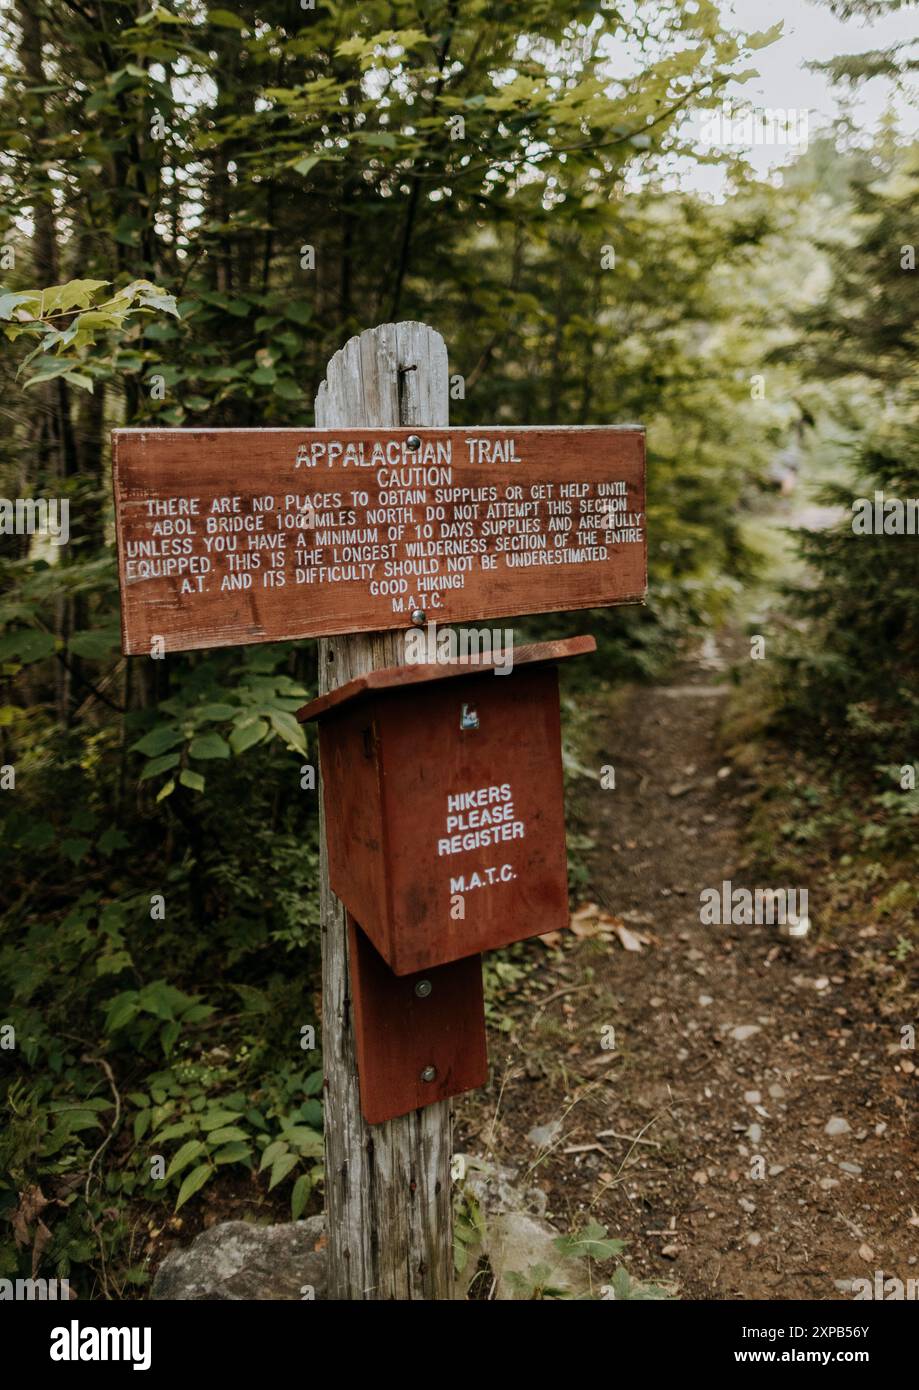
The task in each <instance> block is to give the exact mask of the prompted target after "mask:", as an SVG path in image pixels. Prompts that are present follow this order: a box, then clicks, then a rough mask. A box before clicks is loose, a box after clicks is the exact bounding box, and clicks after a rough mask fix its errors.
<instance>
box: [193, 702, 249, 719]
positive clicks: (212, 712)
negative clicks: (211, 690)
mask: <svg viewBox="0 0 919 1390" xmlns="http://www.w3.org/2000/svg"><path fill="white" fill-rule="evenodd" d="M238 713H239V706H238V705H220V704H215V705H202V706H201V708H200V709H199V710H195V717H196V718H198V719H232V718H233V716H234V714H238Z"/></svg>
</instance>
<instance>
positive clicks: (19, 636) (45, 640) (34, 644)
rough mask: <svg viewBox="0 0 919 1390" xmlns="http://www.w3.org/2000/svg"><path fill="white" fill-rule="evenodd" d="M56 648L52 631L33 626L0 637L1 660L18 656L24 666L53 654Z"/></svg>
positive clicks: (8, 659)
mask: <svg viewBox="0 0 919 1390" xmlns="http://www.w3.org/2000/svg"><path fill="white" fill-rule="evenodd" d="M54 648H55V641H54V637H53V636H52V634H51V633H50V632H38V631H37V630H36V629H35V628H31V627H22V628H17V629H16V631H14V632H7V633H6V634H5V635H4V636H3V637H2V638H0V661H10V660H12V659H13V658H14V657H18V658H19V660H20V662H21V663H22V665H23V666H28V665H30V664H31V663H32V662H33V661H43V660H44V659H45V657H48V656H51V655H52V653H53V652H54Z"/></svg>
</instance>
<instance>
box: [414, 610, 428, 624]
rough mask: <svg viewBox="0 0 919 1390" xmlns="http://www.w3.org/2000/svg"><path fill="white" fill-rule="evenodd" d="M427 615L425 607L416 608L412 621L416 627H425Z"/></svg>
mask: <svg viewBox="0 0 919 1390" xmlns="http://www.w3.org/2000/svg"><path fill="white" fill-rule="evenodd" d="M426 617H427V614H426V613H425V611H424V609H423V608H416V609H415V610H414V611H413V613H412V622H413V623H414V624H415V626H416V627H424V620H425V618H426Z"/></svg>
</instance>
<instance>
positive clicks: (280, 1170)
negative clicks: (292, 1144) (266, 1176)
mask: <svg viewBox="0 0 919 1390" xmlns="http://www.w3.org/2000/svg"><path fill="white" fill-rule="evenodd" d="M299 1162H300V1155H299V1154H281V1156H280V1158H276V1159H275V1161H274V1164H273V1166H272V1169H271V1181H270V1182H269V1183H268V1191H269V1192H270V1191H271V1189H272V1188H273V1187H277V1185H278V1183H279V1182H283V1181H284V1179H285V1178H286V1177H287V1174H288V1173H289V1172H290V1171H291V1169H293V1168H296V1166H297V1164H298V1163H299Z"/></svg>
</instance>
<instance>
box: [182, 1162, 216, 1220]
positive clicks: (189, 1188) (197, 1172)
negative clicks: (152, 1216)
mask: <svg viewBox="0 0 919 1390" xmlns="http://www.w3.org/2000/svg"><path fill="white" fill-rule="evenodd" d="M213 1171H214V1169H213V1168H212V1167H211V1165H210V1164H209V1163H199V1165H198V1167H197V1168H193V1169H192V1171H191V1172H190V1173H189V1175H188V1177H187V1178H186V1179H185V1181H184V1182H183V1184H182V1186H181V1187H180V1188H179V1196H178V1200H177V1202H176V1206H175V1209H176V1211H178V1210H179V1208H180V1207H183V1206H184V1205H185V1203H186V1202H187V1201H188V1199H189V1197H194V1195H195V1193H196V1192H199V1191H200V1190H201V1188H202V1187H203V1186H204V1184H205V1183H206V1182H207V1180H208V1178H209V1177H210V1176H211V1174H212V1173H213Z"/></svg>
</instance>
